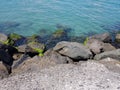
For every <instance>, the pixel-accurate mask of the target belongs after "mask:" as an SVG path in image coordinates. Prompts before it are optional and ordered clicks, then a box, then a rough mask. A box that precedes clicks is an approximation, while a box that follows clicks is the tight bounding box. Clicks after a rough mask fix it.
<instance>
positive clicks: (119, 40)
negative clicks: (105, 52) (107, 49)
mask: <svg viewBox="0 0 120 90" xmlns="http://www.w3.org/2000/svg"><path fill="white" fill-rule="evenodd" d="M115 41H116V42H117V43H120V34H119V33H118V34H116V37H115Z"/></svg>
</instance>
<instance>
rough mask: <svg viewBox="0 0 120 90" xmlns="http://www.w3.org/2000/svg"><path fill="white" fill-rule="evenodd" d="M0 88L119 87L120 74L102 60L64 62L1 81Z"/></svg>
mask: <svg viewBox="0 0 120 90" xmlns="http://www.w3.org/2000/svg"><path fill="white" fill-rule="evenodd" d="M0 90H120V74H119V73H115V72H111V71H109V70H108V69H107V68H106V67H105V66H104V65H103V64H100V63H96V62H93V61H88V62H85V63H82V64H81V65H72V64H61V65H57V66H55V67H51V68H49V69H43V70H41V71H37V72H31V73H24V74H20V75H16V76H12V77H10V78H5V79H3V80H1V81H0Z"/></svg>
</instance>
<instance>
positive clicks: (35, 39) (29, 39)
mask: <svg viewBox="0 0 120 90" xmlns="http://www.w3.org/2000/svg"><path fill="white" fill-rule="evenodd" d="M39 39H40V36H39V35H36V34H34V35H32V36H29V37H27V39H26V41H27V43H30V42H39Z"/></svg>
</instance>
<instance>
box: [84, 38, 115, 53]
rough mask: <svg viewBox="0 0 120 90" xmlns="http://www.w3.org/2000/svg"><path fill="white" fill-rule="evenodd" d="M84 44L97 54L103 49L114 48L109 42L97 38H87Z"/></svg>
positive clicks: (109, 49)
mask: <svg viewBox="0 0 120 90" xmlns="http://www.w3.org/2000/svg"><path fill="white" fill-rule="evenodd" d="M86 46H87V47H88V48H89V49H90V50H91V51H92V52H93V53H94V54H99V53H101V52H105V51H111V50H115V49H116V48H115V47H114V46H112V45H111V44H110V43H104V42H102V41H100V40H97V39H88V41H87V43H86Z"/></svg>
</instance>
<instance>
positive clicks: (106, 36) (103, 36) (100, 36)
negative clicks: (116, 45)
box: [89, 33, 112, 43]
mask: <svg viewBox="0 0 120 90" xmlns="http://www.w3.org/2000/svg"><path fill="white" fill-rule="evenodd" d="M89 38H90V39H97V40H100V41H103V42H105V43H109V42H111V41H112V38H111V35H110V34H109V33H104V34H96V35H93V36H91V37H89Z"/></svg>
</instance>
